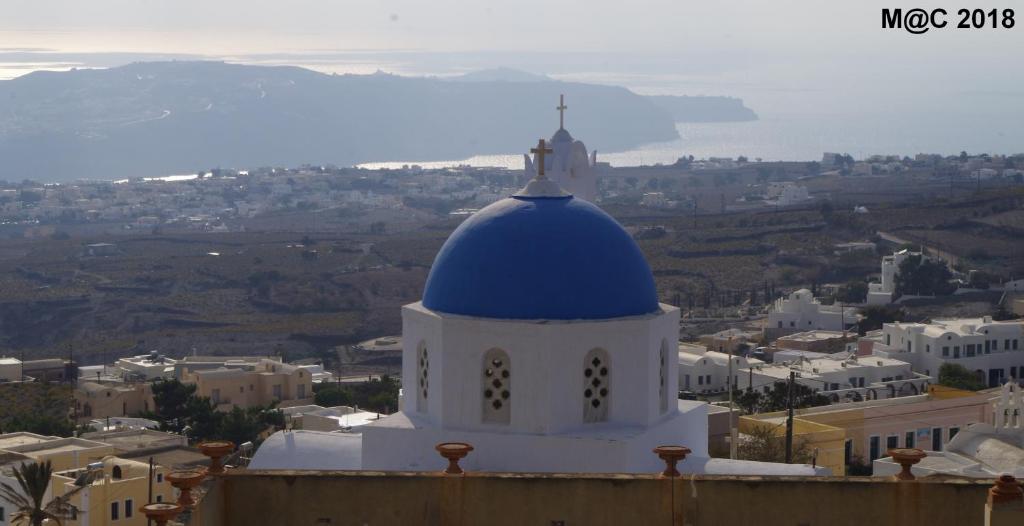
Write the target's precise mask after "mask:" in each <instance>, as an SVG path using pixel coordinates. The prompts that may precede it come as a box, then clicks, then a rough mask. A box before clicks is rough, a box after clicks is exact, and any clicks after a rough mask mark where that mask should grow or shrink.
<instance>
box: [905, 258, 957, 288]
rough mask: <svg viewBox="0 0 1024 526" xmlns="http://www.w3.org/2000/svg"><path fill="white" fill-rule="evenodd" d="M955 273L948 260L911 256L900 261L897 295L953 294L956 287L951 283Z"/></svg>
mask: <svg viewBox="0 0 1024 526" xmlns="http://www.w3.org/2000/svg"><path fill="white" fill-rule="evenodd" d="M952 278H953V273H952V272H950V271H949V267H947V266H946V262H944V261H941V260H933V259H926V258H924V257H922V256H910V257H908V258H907V259H905V260H904V261H903V263H900V271H899V273H898V274H896V296H897V297H899V296H902V295H904V294H914V295H917V296H945V295H949V294H952V293H953V291H954V290H956V287H955V286H954V285H952V284H950V282H949V280H950V279H952Z"/></svg>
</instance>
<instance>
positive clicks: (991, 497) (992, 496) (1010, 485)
mask: <svg viewBox="0 0 1024 526" xmlns="http://www.w3.org/2000/svg"><path fill="white" fill-rule="evenodd" d="M1022 499H1024V489H1021V487H1020V482H1018V481H1017V479H1016V478H1014V476H1013V475H1009V474H1003V475H1000V476H999V478H997V479H996V483H995V485H994V486H992V487H991V488H989V490H988V502H989V504H991V505H998V504H1006V503H1010V502H1016V503H1019V502H1021V500H1022Z"/></svg>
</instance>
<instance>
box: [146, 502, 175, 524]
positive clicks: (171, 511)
mask: <svg viewBox="0 0 1024 526" xmlns="http://www.w3.org/2000/svg"><path fill="white" fill-rule="evenodd" d="M181 512H182V507H181V506H179V505H177V504H171V503H169V502H150V503H149V504H146V505H145V506H143V507H142V514H143V515H145V516H146V518H147V519H149V520H151V521H153V522H155V523H156V526H164V525H165V524H167V521H169V520H171V519H173V518H175V517H177V516H178V515H179V514H180V513H181Z"/></svg>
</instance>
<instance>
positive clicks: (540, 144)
mask: <svg viewBox="0 0 1024 526" xmlns="http://www.w3.org/2000/svg"><path fill="white" fill-rule="evenodd" d="M554 152H555V151H554V150H552V149H551V148H548V147H547V144H545V143H544V139H540V140H538V141H537V147H536V148H530V153H535V154H537V179H546V178H547V177H546V176H545V175H544V156H545V155H546V154H549V153H554Z"/></svg>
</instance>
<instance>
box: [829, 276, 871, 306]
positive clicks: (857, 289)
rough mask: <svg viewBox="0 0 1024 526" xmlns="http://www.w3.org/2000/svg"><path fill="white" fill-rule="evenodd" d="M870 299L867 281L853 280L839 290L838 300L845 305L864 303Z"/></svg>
mask: <svg viewBox="0 0 1024 526" xmlns="http://www.w3.org/2000/svg"><path fill="white" fill-rule="evenodd" d="M867 297H868V284H867V282H865V281H860V280H851V281H848V282H847V283H846V285H843V286H842V287H840V289H839V294H838V295H837V296H836V299H837V300H839V301H842V302H844V303H864V301H865V300H866V299H867Z"/></svg>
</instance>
